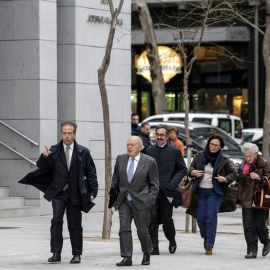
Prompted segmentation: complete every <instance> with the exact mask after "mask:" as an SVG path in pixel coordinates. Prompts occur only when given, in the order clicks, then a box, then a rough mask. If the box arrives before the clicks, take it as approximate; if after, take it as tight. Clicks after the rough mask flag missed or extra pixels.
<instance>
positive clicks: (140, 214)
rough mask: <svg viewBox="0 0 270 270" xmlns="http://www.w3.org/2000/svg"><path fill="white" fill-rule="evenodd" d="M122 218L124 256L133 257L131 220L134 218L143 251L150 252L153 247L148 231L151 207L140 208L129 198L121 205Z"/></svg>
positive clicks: (122, 248)
mask: <svg viewBox="0 0 270 270" xmlns="http://www.w3.org/2000/svg"><path fill="white" fill-rule="evenodd" d="M118 210H119V220H120V230H119V236H120V252H121V256H122V257H132V253H133V243H132V232H131V222H132V219H134V223H135V226H136V228H137V235H138V238H139V240H140V243H141V250H142V252H143V253H150V251H151V249H152V243H151V238H150V235H149V232H148V226H149V223H150V209H145V210H138V209H137V208H136V207H135V205H134V203H133V202H132V201H128V200H127V199H126V200H125V201H124V202H123V203H122V204H121V205H120V207H119V209H118Z"/></svg>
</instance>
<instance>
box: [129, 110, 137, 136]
mask: <svg viewBox="0 0 270 270" xmlns="http://www.w3.org/2000/svg"><path fill="white" fill-rule="evenodd" d="M138 125H139V115H138V114H137V113H133V114H131V135H136V132H137V131H138V130H139V126H138Z"/></svg>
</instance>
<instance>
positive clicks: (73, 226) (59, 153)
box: [37, 122, 98, 264]
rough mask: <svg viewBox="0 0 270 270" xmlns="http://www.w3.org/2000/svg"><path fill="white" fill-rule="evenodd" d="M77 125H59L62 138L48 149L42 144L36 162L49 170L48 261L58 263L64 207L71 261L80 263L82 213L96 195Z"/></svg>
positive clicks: (93, 175) (91, 166)
mask: <svg viewBox="0 0 270 270" xmlns="http://www.w3.org/2000/svg"><path fill="white" fill-rule="evenodd" d="M76 129H77V124H76V123H73V122H64V123H62V125H61V136H62V140H61V141H60V142H59V143H58V144H56V145H54V146H52V147H51V148H50V150H49V149H48V148H47V147H46V146H45V148H44V151H43V153H42V154H41V156H40V158H39V159H38V161H37V166H38V167H39V168H40V169H41V170H45V171H47V170H48V169H50V170H51V171H52V179H51V181H50V183H49V186H48V187H47V188H46V190H45V194H44V198H45V199H47V200H48V201H52V207H53V218H52V220H51V252H52V253H53V255H52V257H51V258H49V259H48V261H49V262H53V263H55V262H60V261H61V251H62V247H63V235H62V231H63V216H64V213H65V210H66V216H67V225H68V230H69V234H70V241H71V246H72V254H73V258H72V259H71V261H70V263H72V264H75V263H80V262H81V257H80V255H81V254H82V240H83V236H82V230H83V229H82V225H81V223H82V213H81V210H83V211H85V212H88V211H89V210H90V208H91V207H92V206H93V203H92V201H93V200H94V198H95V197H96V195H97V191H98V182H97V175H96V168H95V164H94V162H93V159H92V157H91V155H90V152H89V150H88V149H87V148H86V147H84V146H81V145H79V144H77V142H76V141H75V137H76Z"/></svg>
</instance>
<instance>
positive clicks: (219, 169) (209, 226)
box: [187, 134, 237, 255]
mask: <svg viewBox="0 0 270 270" xmlns="http://www.w3.org/2000/svg"><path fill="white" fill-rule="evenodd" d="M223 147H224V140H223V137H222V136H221V135H220V134H215V135H212V136H211V137H210V138H209V139H208V141H207V145H206V147H205V149H204V150H203V151H201V152H199V153H198V154H196V156H195V157H194V159H193V161H192V163H191V166H190V168H189V176H191V177H194V178H195V185H194V192H193V196H192V201H191V205H190V207H189V208H188V209H187V213H188V214H191V215H192V216H193V217H195V218H196V219H197V223H198V226H199V228H200V234H201V237H202V238H203V239H204V249H205V255H212V249H213V247H214V243H215V238H216V231H217V215H218V212H219V208H220V204H221V201H222V196H224V190H223V186H224V185H229V184H231V183H232V182H233V181H235V180H236V178H237V174H236V171H235V170H234V168H233V167H232V165H231V161H230V160H229V159H228V158H227V157H226V156H224V155H223V154H222V152H221V149H222V148H223ZM195 198H196V199H195Z"/></svg>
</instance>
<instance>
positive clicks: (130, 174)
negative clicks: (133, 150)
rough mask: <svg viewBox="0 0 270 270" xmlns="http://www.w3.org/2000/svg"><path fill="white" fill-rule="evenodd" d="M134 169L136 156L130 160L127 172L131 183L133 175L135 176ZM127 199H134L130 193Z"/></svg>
mask: <svg viewBox="0 0 270 270" xmlns="http://www.w3.org/2000/svg"><path fill="white" fill-rule="evenodd" d="M133 171H134V158H132V159H131V162H130V165H129V168H128V173H127V177H128V182H129V183H130V182H131V180H132V177H133ZM127 199H128V200H129V201H131V200H132V198H131V196H130V194H129V193H128V195H127Z"/></svg>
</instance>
